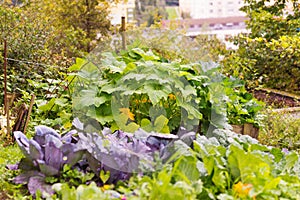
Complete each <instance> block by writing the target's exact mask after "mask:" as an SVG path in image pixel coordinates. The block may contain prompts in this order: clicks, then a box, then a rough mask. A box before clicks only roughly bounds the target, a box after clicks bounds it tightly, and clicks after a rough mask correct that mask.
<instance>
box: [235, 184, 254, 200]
mask: <svg viewBox="0 0 300 200" xmlns="http://www.w3.org/2000/svg"><path fill="white" fill-rule="evenodd" d="M252 188H253V186H252V185H251V184H243V183H242V182H241V181H240V182H238V183H237V184H235V185H234V186H233V192H234V194H235V195H236V196H237V197H240V198H246V197H247V196H248V195H249V192H250V190H251V189H252Z"/></svg>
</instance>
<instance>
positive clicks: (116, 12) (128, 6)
mask: <svg viewBox="0 0 300 200" xmlns="http://www.w3.org/2000/svg"><path fill="white" fill-rule="evenodd" d="M134 10H135V0H127V2H121V3H119V4H115V5H112V8H111V14H110V17H111V23H112V24H113V25H116V24H121V17H122V16H124V17H125V19H126V22H127V23H135V17H134Z"/></svg>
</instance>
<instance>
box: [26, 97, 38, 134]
mask: <svg viewBox="0 0 300 200" xmlns="http://www.w3.org/2000/svg"><path fill="white" fill-rule="evenodd" d="M34 99H35V95H34V94H33V95H32V96H31V99H30V106H29V109H28V113H27V118H26V122H25V126H24V131H23V133H24V134H26V129H27V126H28V123H29V120H30V115H31V111H32V107H33V103H34Z"/></svg>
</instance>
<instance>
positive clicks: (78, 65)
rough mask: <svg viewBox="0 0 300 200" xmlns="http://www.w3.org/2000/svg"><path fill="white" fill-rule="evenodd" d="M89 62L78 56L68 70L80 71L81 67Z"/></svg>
mask: <svg viewBox="0 0 300 200" xmlns="http://www.w3.org/2000/svg"><path fill="white" fill-rule="evenodd" d="M86 63H87V61H86V60H85V59H82V58H76V63H75V64H74V65H72V66H71V67H69V69H68V71H69V72H74V71H78V70H80V69H81V67H82V66H83V65H85V64H86Z"/></svg>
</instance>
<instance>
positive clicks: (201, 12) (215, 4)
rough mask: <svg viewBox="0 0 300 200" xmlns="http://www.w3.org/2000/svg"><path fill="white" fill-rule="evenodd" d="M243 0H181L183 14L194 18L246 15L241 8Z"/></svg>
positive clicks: (180, 7)
mask: <svg viewBox="0 0 300 200" xmlns="http://www.w3.org/2000/svg"><path fill="white" fill-rule="evenodd" d="M243 2H244V1H243V0H179V9H180V12H181V13H182V15H184V14H189V15H190V17H191V18H193V19H203V18H222V17H236V16H245V14H244V13H243V12H241V11H240V10H239V9H240V8H241V7H242V6H243V5H244V3H243Z"/></svg>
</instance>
